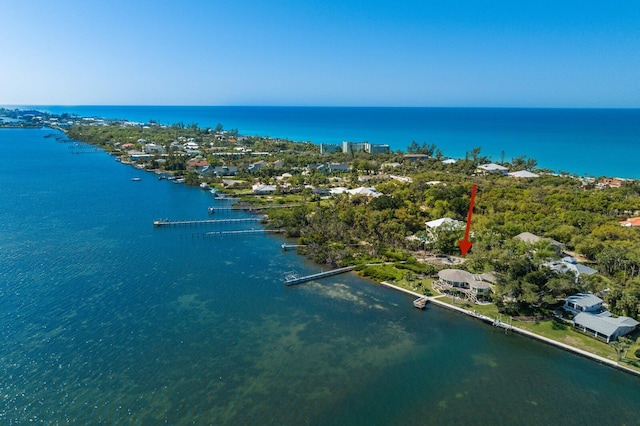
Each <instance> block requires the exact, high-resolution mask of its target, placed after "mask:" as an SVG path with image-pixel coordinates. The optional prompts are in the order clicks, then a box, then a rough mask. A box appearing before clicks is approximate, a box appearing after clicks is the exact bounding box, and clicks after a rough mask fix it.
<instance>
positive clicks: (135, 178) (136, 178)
mask: <svg viewBox="0 0 640 426" xmlns="http://www.w3.org/2000/svg"><path fill="white" fill-rule="evenodd" d="M131 180H132V181H134V182H138V181H140V180H142V178H139V177H132V178H131Z"/></svg>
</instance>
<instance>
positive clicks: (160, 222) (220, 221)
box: [153, 217, 262, 228]
mask: <svg viewBox="0 0 640 426" xmlns="http://www.w3.org/2000/svg"><path fill="white" fill-rule="evenodd" d="M261 220H262V217H250V218H243V219H208V220H177V221H170V220H154V221H153V226H155V227H157V228H158V227H163V226H198V225H221V224H228V223H241V222H260V221H261Z"/></svg>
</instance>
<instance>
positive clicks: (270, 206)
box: [207, 203, 304, 214]
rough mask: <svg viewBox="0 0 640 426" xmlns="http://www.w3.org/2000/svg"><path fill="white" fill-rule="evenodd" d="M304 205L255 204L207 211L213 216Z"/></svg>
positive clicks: (214, 208) (212, 208) (211, 208)
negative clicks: (216, 213) (232, 212)
mask: <svg viewBox="0 0 640 426" xmlns="http://www.w3.org/2000/svg"><path fill="white" fill-rule="evenodd" d="M302 205H304V204H301V203H296V204H263V205H260V204H255V205H234V206H231V207H213V206H211V207H209V208H208V209H207V211H208V212H209V214H214V213H215V212H229V211H250V212H252V211H261V210H265V209H289V208H292V207H298V206H302Z"/></svg>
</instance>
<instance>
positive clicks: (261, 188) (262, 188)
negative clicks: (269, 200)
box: [251, 183, 276, 195]
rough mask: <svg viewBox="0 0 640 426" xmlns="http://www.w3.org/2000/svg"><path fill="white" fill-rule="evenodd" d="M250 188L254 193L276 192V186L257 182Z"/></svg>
mask: <svg viewBox="0 0 640 426" xmlns="http://www.w3.org/2000/svg"><path fill="white" fill-rule="evenodd" d="M251 190H252V191H253V193H254V194H256V195H267V194H273V193H274V192H276V186H275V185H265V184H262V183H258V184H256V185H253V186H252V187H251Z"/></svg>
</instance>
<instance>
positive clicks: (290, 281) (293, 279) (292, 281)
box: [284, 266, 355, 286]
mask: <svg viewBox="0 0 640 426" xmlns="http://www.w3.org/2000/svg"><path fill="white" fill-rule="evenodd" d="M353 269H355V266H345V267H344V268H338V269H332V270H330V271H324V272H318V273H317V274H311V275H306V276H304V277H299V276H297V275H296V274H294V273H289V274H288V275H287V276H286V277H285V279H284V285H288V286H289V285H296V284H301V283H304V282H307V281H311V280H317V279H320V278H324V277H330V276H332V275H338V274H344V273H345V272H349V271H352V270H353Z"/></svg>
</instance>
